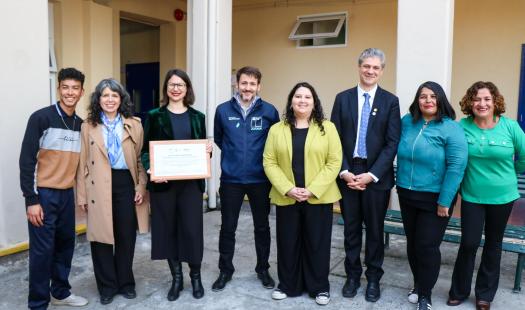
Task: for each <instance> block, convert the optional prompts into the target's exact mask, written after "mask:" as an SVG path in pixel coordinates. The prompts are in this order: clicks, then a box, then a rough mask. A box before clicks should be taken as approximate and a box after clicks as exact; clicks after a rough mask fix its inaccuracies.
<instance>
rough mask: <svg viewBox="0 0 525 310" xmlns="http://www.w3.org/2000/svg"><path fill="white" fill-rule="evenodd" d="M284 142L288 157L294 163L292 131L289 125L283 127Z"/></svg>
mask: <svg viewBox="0 0 525 310" xmlns="http://www.w3.org/2000/svg"><path fill="white" fill-rule="evenodd" d="M283 131H284V132H283V134H284V141H286V148H287V149H288V156H290V162H292V129H291V127H290V126H288V125H284V126H283Z"/></svg>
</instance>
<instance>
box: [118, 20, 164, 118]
mask: <svg viewBox="0 0 525 310" xmlns="http://www.w3.org/2000/svg"><path fill="white" fill-rule="evenodd" d="M135 18H139V17H137V16H135ZM159 63H160V27H159V26H158V25H155V24H152V23H151V22H146V21H142V20H137V19H130V17H129V16H127V15H125V14H123V13H122V12H121V18H120V65H121V67H120V68H121V69H120V73H121V81H122V83H123V84H124V85H125V86H126V90H127V91H128V92H129V95H130V96H131V100H132V101H133V103H134V105H135V114H136V115H137V116H139V117H140V118H141V119H143V120H144V116H145V114H146V113H147V112H148V111H149V110H151V109H152V108H154V107H156V106H158V102H159V67H160V66H159Z"/></svg>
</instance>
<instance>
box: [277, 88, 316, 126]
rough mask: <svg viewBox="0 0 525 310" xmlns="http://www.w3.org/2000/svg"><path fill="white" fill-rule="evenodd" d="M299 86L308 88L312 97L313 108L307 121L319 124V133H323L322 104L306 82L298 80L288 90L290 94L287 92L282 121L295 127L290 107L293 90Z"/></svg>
mask: <svg viewBox="0 0 525 310" xmlns="http://www.w3.org/2000/svg"><path fill="white" fill-rule="evenodd" d="M300 87H304V88H308V89H309V90H310V92H311V93H312V98H313V99H314V109H313V110H312V114H311V115H310V119H309V121H314V122H315V123H316V124H317V126H319V128H320V129H321V133H322V134H323V135H324V126H323V121H324V120H325V117H324V113H323V106H322V105H321V100H320V99H319V96H318V95H317V92H316V91H315V89H314V87H313V86H312V85H310V84H309V83H308V82H299V83H297V84H295V86H294V87H293V88H292V90H291V91H290V94H288V101H287V102H286V109H285V111H284V113H283V118H284V121H285V123H286V124H288V125H290V126H291V127H292V128H295V114H294V112H293V109H292V99H293V96H294V95H295V92H296V91H297V89H299V88H300Z"/></svg>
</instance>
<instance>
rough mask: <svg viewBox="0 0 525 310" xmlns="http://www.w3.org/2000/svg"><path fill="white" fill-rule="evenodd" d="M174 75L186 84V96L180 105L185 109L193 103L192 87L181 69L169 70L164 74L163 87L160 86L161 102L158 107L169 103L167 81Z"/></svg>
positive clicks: (188, 78)
mask: <svg viewBox="0 0 525 310" xmlns="http://www.w3.org/2000/svg"><path fill="white" fill-rule="evenodd" d="M174 75H176V76H178V77H180V78H181V79H182V80H183V81H184V83H185V84H186V96H184V99H182V103H183V104H184V106H185V107H189V106H190V105H192V104H193V103H194V102H195V93H194V92H193V86H192V84H191V80H190V77H189V76H188V74H187V73H186V72H184V71H183V70H181V69H171V70H169V71H168V72H167V73H166V77H165V78H164V85H163V86H162V100H161V101H160V105H161V106H165V105H167V104H168V103H169V102H170V98H168V81H169V80H170V79H171V77H172V76H174Z"/></svg>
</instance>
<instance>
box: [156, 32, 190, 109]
mask: <svg viewBox="0 0 525 310" xmlns="http://www.w3.org/2000/svg"><path fill="white" fill-rule="evenodd" d="M176 42H177V32H176V29H175V24H174V23H167V24H164V25H161V26H160V64H159V75H160V78H159V84H160V85H159V90H160V92H162V84H163V83H164V76H165V75H166V72H168V70H170V69H172V68H175V67H176V61H177V60H176V55H177V52H176V44H177V43H176ZM185 43H186V42H184V47H186V44H185ZM159 95H160V98H159V99H160V100H162V97H163V95H162V93H161V94H159Z"/></svg>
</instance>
